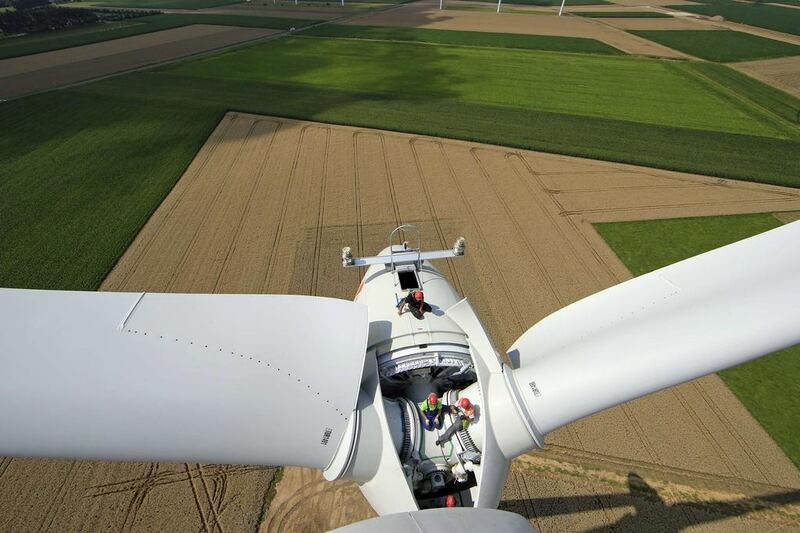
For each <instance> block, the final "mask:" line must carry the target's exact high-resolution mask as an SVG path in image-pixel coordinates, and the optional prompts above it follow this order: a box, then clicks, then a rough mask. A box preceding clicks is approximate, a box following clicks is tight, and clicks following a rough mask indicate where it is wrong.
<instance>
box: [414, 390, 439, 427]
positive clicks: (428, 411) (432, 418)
mask: <svg viewBox="0 0 800 533" xmlns="http://www.w3.org/2000/svg"><path fill="white" fill-rule="evenodd" d="M419 410H420V411H422V414H423V415H424V419H423V422H424V424H423V425H424V426H425V429H427V430H428V431H433V428H434V427H435V428H436V429H442V400H441V399H440V398H439V397H438V396H437V395H436V393H435V392H432V393H430V394H428V397H427V398H425V401H424V402H422V403H421V404H419Z"/></svg>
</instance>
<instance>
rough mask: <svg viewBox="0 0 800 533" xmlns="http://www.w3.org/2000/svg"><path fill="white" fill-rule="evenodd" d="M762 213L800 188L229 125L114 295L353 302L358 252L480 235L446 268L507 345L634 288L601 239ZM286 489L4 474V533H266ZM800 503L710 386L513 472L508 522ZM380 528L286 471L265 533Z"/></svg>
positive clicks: (155, 475)
mask: <svg viewBox="0 0 800 533" xmlns="http://www.w3.org/2000/svg"><path fill="white" fill-rule="evenodd" d="M763 211H786V212H788V211H795V212H796V211H800V191H797V190H793V189H784V188H780V187H773V186H764V185H755V184H749V183H740V182H734V181H729V180H721V179H716V178H708V177H701V176H693V175H687V174H681V173H675V172H667V171H661V170H653V169H648V168H641V167H633V166H628V165H622V164H614V163H607V162H599V161H591V160H586V159H577V158H570V157H562V156H556V155H550V154H542V153H536V152H530V151H524V150H516V149H510V148H502V147H496V146H488V145H480V144H475V143H467V142H460V141H451V140H446V139H440V138H431V137H423V136H414V135H406V134H399V133H392V132H385V131H377V130H368V129H359V128H349V127H341V126H330V125H326V124H317V123H309V122H298V121H292V120H286V119H277V118H271V117H260V116H253V115H244V114H237V113H229V114H228V115H226V117H225V118H224V120H223V121H222V122H221V123H220V124H219V126H218V127H217V128H216V130H215V131H214V133H213V134H212V135H211V137H210V138H209V140H208V142H207V143H206V144H205V146H204V147H203V148H202V149H201V150H200V152H199V153H198V154H197V156H196V157H195V159H194V161H193V162H192V163H191V165H190V166H189V168H188V169H187V171H186V173H185V174H184V176H183V177H182V178H181V180H180V181H179V182H178V184H177V185H176V187H175V188H174V189H173V191H172V192H171V193H170V194H169V195H168V197H167V198H166V199H165V201H164V202H163V204H162V205H161V207H160V208H159V209H158V210H157V211H156V213H155V214H154V215H153V217H152V218H151V219H150V220H149V221H148V223H147V224H146V225H145V227H144V228H143V230H142V231H141V233H140V234H139V236H138V237H137V238H136V240H135V241H134V243H133V245H132V246H131V247H130V248H129V249H128V250H127V251H126V253H125V254H124V255H123V257H122V258H121V260H120V262H119V263H118V265H117V266H116V267H115V269H114V270H113V271H112V273H111V274H110V275H109V276H108V278H107V280H106V282H105V283H104V285H103V289H104V290H128V291H189V292H264V293H287V292H288V293H297V294H318V295H324V296H333V297H340V298H347V299H349V298H352V297H353V293H354V292H355V290H356V288H357V286H358V283H359V278H360V273H359V272H357V271H355V270H352V269H347V270H345V269H343V268H341V266H340V263H339V256H340V250H341V248H342V247H343V246H352V247H353V251H354V253H356V254H372V253H375V252H377V251H378V250H380V249H381V248H382V247H383V246H385V244H386V239H387V236H388V233H389V231H391V229H393V228H394V227H395V226H396V225H397V224H398V223H399V222H401V221H402V222H412V223H416V224H418V225H419V226H420V228H421V229H422V232H423V235H424V241H425V242H426V247H430V248H437V247H448V246H449V245H450V244H451V241H452V240H453V239H454V238H455V237H457V236H459V235H464V236H465V237H466V238H467V242H468V252H467V255H466V257H465V258H463V259H458V260H455V261H453V262H444V263H442V264H441V265H439V266H440V267H441V268H442V270H443V272H444V273H445V274H446V275H447V276H448V277H449V278H450V279H451V280H452V281H453V284H454V285H455V287H456V288H457V289H458V290H459V291H460V292H461V293H462V294H464V295H465V296H467V297H469V298H470V300H471V301H472V303H473V305H474V306H475V307H476V309H477V310H478V313H479V314H480V316H481V317H482V319H483V320H484V323H485V325H486V326H487V328H488V329H489V332H490V333H491V335H492V336H493V338H494V340H495V341H496V343H497V345H498V346H499V347H501V348H502V347H507V346H509V345H510V344H511V343H512V341H513V340H514V339H516V337H517V336H519V335H520V334H521V333H522V332H523V331H524V330H525V329H526V328H528V327H530V326H531V325H532V324H533V323H535V322H536V321H538V320H539V319H541V318H543V317H544V316H546V315H547V314H549V313H550V312H552V311H554V310H556V309H558V308H559V307H561V306H563V305H566V304H569V303H570V302H573V301H575V300H577V299H579V298H581V297H583V296H585V295H588V294H590V293H592V292H595V291H597V290H599V289H602V288H604V287H608V286H610V285H612V284H614V283H617V282H619V281H621V280H624V279H627V278H629V277H630V275H629V273H628V272H627V271H626V270H625V268H624V267H623V265H622V264H621V263H620V261H619V260H618V259H617V258H616V256H615V255H614V254H613V253H612V252H611V250H610V249H609V248H608V247H607V246H606V245H605V243H604V242H603V241H602V239H600V238H599V236H598V235H597V233H596V232H595V231H594V230H593V228H592V225H591V223H592V222H594V221H597V220H632V219H642V218H666V217H676V216H684V215H713V214H733V213H749V212H763ZM299 423H302V420H300V421H299ZM213 430H214V421H213V420H209V431H213ZM276 438H281V436H279V435H276ZM273 474H274V470H271V469H260V468H254V467H237V466H230V467H227V466H226V467H222V466H211V465H206V466H201V465H156V464H133V465H130V464H118V463H95V462H86V461H82V462H66V461H23V460H17V459H14V460H10V459H5V460H2V462H0V530H3V531H6V530H8V531H38V530H42V529H48V528H50V529H53V530H61V531H65V530H72V531H75V530H120V529H125V530H144V529H150V530H181V531H187V530H202V529H206V530H214V529H219V530H220V531H241V530H255V529H256V528H257V526H258V524H257V522H258V520H259V517H261V512H262V505H263V503H264V501H265V498H266V495H267V492H268V488H269V486H270V482H271V480H272V476H273ZM798 489H800V472H798V471H797V469H795V468H794V466H793V465H792V464H791V462H790V461H789V460H788V459H787V458H786V457H785V455H784V454H783V453H782V452H781V451H780V450H779V449H778V447H777V446H776V445H775V443H774V442H773V441H772V440H771V439H770V438H769V436H768V435H767V434H766V433H765V432H764V431H763V430H762V429H761V427H760V426H759V425H758V424H757V423H756V422H755V421H754V420H753V418H752V417H751V416H750V415H749V414H748V413H747V412H746V411H745V409H744V408H743V407H742V405H741V404H740V403H739V402H738V401H737V400H736V399H735V398H734V397H733V395H732V394H731V393H730V391H729V390H728V389H727V388H726V387H725V386H724V385H723V384H722V382H721V381H720V380H719V379H718V378H717V377H715V376H712V377H708V378H705V379H702V380H699V381H695V382H693V383H690V384H687V385H683V386H680V387H677V388H674V389H670V390H667V391H664V392H661V393H659V394H656V395H653V396H650V397H648V398H644V399H641V400H638V401H635V402H632V403H630V404H626V405H624V406H621V407H619V408H616V409H613V410H610V411H608V412H604V413H600V414H598V415H596V416H593V417H591V418H589V419H587V420H584V421H581V422H579V423H576V424H573V425H570V426H568V427H566V428H564V429H562V430H559V431H557V432H556V433H554V434H553V435H551V436H550V438H549V447H548V450H547V451H544V452H539V453H537V454H533V455H530V456H525V457H523V458H521V459H519V460H518V461H516V462H515V466H514V468H513V470H512V475H511V477H510V478H509V483H508V486H507V488H506V493H505V496H504V503H503V506H504V507H506V508H508V509H511V510H514V511H517V512H520V513H522V514H524V515H526V516H527V517H528V518H530V519H531V521H532V522H533V523H534V524H535V525H536V526H538V527H540V528H541V529H542V530H543V531H556V530H559V531H560V530H570V531H573V530H578V529H590V528H603V527H606V526H611V525H614V524H616V525H618V526H630V527H631V528H632V529H631V530H645V529H654V528H660V529H662V530H665V531H675V530H677V528H681V527H685V526H687V525H691V524H697V525H699V526H701V527H702V528H705V529H719V530H723V529H724V530H731V529H735V528H739V529H744V528H748V529H749V530H759V531H762V530H766V529H775V528H781V527H783V528H784V530H790V529H793V528H795V529H798V528H800V519H798V511H797V509H795V508H793V507H791V506H789V505H787V504H788V503H791V502H793V501H794V502H795V503H796V502H797V501H799V500H800V490H798ZM776 494H777V496H776ZM718 500H719V501H722V502H723V503H719V502H718ZM715 502H716V503H715ZM725 502H728V503H725ZM730 502H733V503H730ZM776 502H777V503H776ZM777 504H779V505H777ZM773 505H777V507H776V508H774V509H771V510H767V511H764V510H762V511H758V512H753V511H754V510H756V509H765V508H768V507H770V506H773ZM371 515H372V511H371V509H370V508H369V506H368V505H367V504H366V502H365V501H364V499H363V497H362V496H361V495H360V493H359V492H358V490H357V488H356V487H355V485H353V484H352V483H346V482H337V483H334V484H328V483H323V482H322V481H321V476H320V475H319V474H318V473H317V472H314V471H309V470H305V469H298V468H287V469H286V470H285V473H284V478H283V480H282V481H281V483H280V484H279V485H278V492H277V495H276V497H275V499H274V500H273V502H272V506H271V508H270V511H269V513H266V515H265V516H264V517H263V518H264V521H263V523H262V525H261V531H298V532H299V531H303V532H315V531H323V530H326V529H329V528H332V527H335V526H339V525H344V524H347V523H350V522H353V521H355V520H358V519H361V518H365V517H368V516H371ZM741 515H746V516H744V517H742V516H741Z"/></svg>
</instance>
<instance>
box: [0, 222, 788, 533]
mask: <svg viewBox="0 0 800 533" xmlns="http://www.w3.org/2000/svg"><path fill="white" fill-rule="evenodd" d="M414 230H415V228H413V227H411V226H401V227H399V228H397V229H396V230H395V231H394V232H392V234H391V235H390V238H389V246H388V247H387V248H386V249H384V250H383V251H382V252H381V253H380V254H379V255H377V256H373V257H361V258H358V257H353V255H352V252H351V251H350V250H349V249H347V248H346V249H344V250H343V254H342V261H343V264H344V265H345V266H347V267H366V272H365V276H364V279H363V281H362V283H361V285H360V287H359V289H358V291H357V295H356V297H355V301H354V302H349V301H344V300H337V299H330V298H320V297H310V296H285V295H204V294H150V293H110V292H69V291H38V290H21V289H0V428H2V431H0V454H3V455H13V456H24V457H55V458H67V457H69V458H79V459H108V460H128V461H136V460H138V461H168V462H187V461H190V462H201V463H241V464H259V465H298V466H306V467H313V468H318V469H321V470H322V472H323V474H324V476H325V478H326V479H328V480H335V479H349V480H353V481H355V482H357V483H358V485H359V487H360V488H361V491H362V492H363V494H364V496H365V497H366V498H367V500H368V501H369V503H370V504H371V505H372V507H373V508H374V509H375V511H377V512H378V514H379V515H382V516H381V517H379V518H378V519H375V520H377V521H375V520H373V521H367V522H362V523H358V524H355V525H353V526H349V527H348V528H345V530H346V531H350V532H358V531H381V532H382V533H390V532H393V531H405V530H407V528H408V527H409V524H415V525H416V527H419V529H420V530H422V531H441V530H442V528H444V527H450V526H457V527H459V528H461V530H462V531H485V530H487V529H489V527H493V528H494V529H497V530H503V531H530V527H529V526H528V524H527V522H526V521H525V520H524V519H522V518H521V517H518V516H516V515H513V514H510V513H502V512H500V511H496V510H494V508H495V507H496V506H497V505H498V503H499V501H500V496H501V493H502V490H503V486H504V484H505V481H506V477H507V476H508V472H509V465H510V461H511V460H512V459H513V458H514V457H516V456H518V455H520V454H522V453H526V452H528V451H530V450H532V449H536V448H541V447H543V446H544V443H545V436H546V435H547V434H548V433H550V432H552V431H554V430H555V429H557V428H559V427H561V426H564V425H566V424H569V423H570V422H573V421H575V420H578V419H580V418H583V417H586V416H589V415H591V414H593V413H596V412H598V411H601V410H603V409H607V408H609V407H613V406H615V405H618V404H621V403H623V402H627V401H629V400H632V399H635V398H638V397H641V396H644V395H646V394H649V393H652V392H655V391H658V390H661V389H664V388H667V387H671V386H673V385H677V384H679V383H683V382H685V381H688V380H691V379H695V378H698V377H700V376H703V375H706V374H709V373H712V372H716V371H718V370H721V369H724V368H727V367H730V366H733V365H737V364H740V363H743V362H745V361H748V360H750V359H754V358H756V357H759V356H762V355H765V354H768V353H771V352H774V351H777V350H780V349H783V348H786V347H789V346H793V345H795V344H798V343H800V298H798V296H799V295H800V247H798V246H797V243H798V242H800V222H795V223H793V224H788V225H785V226H783V227H781V228H778V229H774V230H772V231H769V232H766V233H763V234H761V235H758V236H756V237H752V238H749V239H746V240H743V241H740V242H737V243H734V244H731V245H729V246H725V247H723V248H720V249H717V250H714V251H711V252H708V253H705V254H702V255H699V256H697V257H694V258H691V259H687V260H685V261H681V262H679V263H676V264H674V265H671V266H668V267H665V268H662V269H660V270H656V271H654V272H651V273H649V274H646V275H643V276H640V277H638V278H635V279H632V280H630V281H626V282H624V283H621V284H619V285H617V286H614V287H611V288H609V289H606V290H604V291H601V292H599V293H597V294H594V295H592V296H589V297H587V298H584V299H582V300H580V301H578V302H575V303H573V304H571V305H568V306H567V307H565V308H563V309H561V310H559V311H557V312H555V313H553V314H551V315H550V316H548V317H546V318H545V319H543V320H541V321H540V322H539V323H537V324H535V325H533V327H531V328H530V329H529V330H528V331H526V332H525V333H524V334H523V335H522V336H521V337H520V338H519V339H517V340H516V342H514V343H513V345H512V346H511V347H510V348H509V349H508V351H507V356H508V360H509V361H510V362H511V364H507V363H506V362H505V361H504V359H503V357H501V355H500V352H498V350H496V348H495V346H494V345H493V343H492V341H491V340H490V338H489V336H488V335H487V333H486V331H485V329H484V327H483V325H482V324H481V321H480V319H479V318H478V316H477V314H476V313H475V311H474V309H473V308H472V306H471V305H470V303H469V301H468V300H466V299H464V298H461V297H460V296H459V295H458V294H457V292H456V291H455V289H454V288H453V287H452V286H451V285H450V283H449V282H448V281H447V279H446V278H445V277H444V276H443V275H442V274H441V273H440V272H439V271H438V270H437V269H436V268H435V267H434V266H433V265H432V264H431V261H435V260H442V259H457V258H459V257H461V256H462V255H463V254H464V241H463V239H459V240H458V241H457V242H456V244H455V245H454V247H453V248H452V249H449V250H438V251H427V252H426V251H422V246H421V242H420V236H419V233H417V235H416V236H417V241H416V244H415V245H414V246H411V245H409V244H408V243H407V242H403V243H401V244H398V243H396V242H395V241H396V240H397V237H398V235H399V234H400V232H401V231H403V232H405V233H406V234H408V233H409V232H413V231H414ZM416 290H422V291H423V292H424V294H425V300H426V301H427V302H429V303H430V304H431V307H432V310H431V312H429V313H426V314H424V315H422V317H421V318H417V317H415V316H414V315H412V314H411V313H404V314H402V315H398V311H397V303H398V300H399V299H401V298H403V297H405V296H406V294H407V293H408V291H416ZM431 392H435V393H437V394H438V395H439V396H440V397H441V398H443V400H444V403H445V404H448V405H454V404H456V402H458V401H459V400H461V399H463V398H469V399H470V400H471V401H472V403H473V404H474V405H475V407H476V415H475V420H474V422H473V423H472V424H471V425H469V427H467V428H466V429H462V430H460V431H457V432H455V434H454V435H453V436H452V437H450V438H449V439H448V440H446V441H445V442H443V443H442V444H440V445H437V444H436V443H435V440H436V438H435V437H440V436H441V433H440V431H439V430H438V429H434V430H432V431H428V430H426V429H425V428H424V427H423V417H422V415H421V414H420V411H419V408H418V403H419V402H421V401H422V400H423V399H424V398H425V397H426V396H427V395H428V394H429V393H431ZM291 413H302V416H301V417H300V419H298V420H296V419H295V418H294V417H292V416H290V415H291ZM442 417H443V422H444V424H445V425H447V426H449V425H451V424H453V423H456V422H457V421H458V419H457V418H456V417H455V415H454V414H453V413H452V412H450V413H443V414H442ZM209 420H211V421H213V426H214V430H215V431H210V430H209ZM450 496H452V497H453V498H454V499H455V501H456V503H457V504H458V506H460V507H461V508H460V509H442V508H439V507H442V505H443V502H444V500H445V498H447V497H450ZM451 501H452V500H451ZM469 507H472V508H474V509H465V508H469Z"/></svg>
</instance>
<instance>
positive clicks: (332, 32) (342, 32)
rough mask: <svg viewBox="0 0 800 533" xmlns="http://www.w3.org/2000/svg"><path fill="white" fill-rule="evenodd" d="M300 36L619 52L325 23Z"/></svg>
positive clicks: (545, 40) (536, 40) (507, 36)
mask: <svg viewBox="0 0 800 533" xmlns="http://www.w3.org/2000/svg"><path fill="white" fill-rule="evenodd" d="M303 36H314V37H337V38H348V39H366V40H376V41H400V42H419V43H429V44H449V45H461V46H481V47H490V48H519V49H523V50H546V51H549V52H575V53H584V54H611V55H620V54H622V52H621V51H619V50H617V49H616V48H613V47H611V46H608V45H607V44H605V43H602V42H600V41H597V40H595V39H584V38H580V37H554V36H550V35H522V34H513V33H492V32H474V31H457V30H428V29H424V28H398V27H391V26H353V25H336V24H326V25H324V26H318V27H316V28H312V29H310V30H307V31H304V32H303Z"/></svg>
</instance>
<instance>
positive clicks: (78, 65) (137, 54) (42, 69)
mask: <svg viewBox="0 0 800 533" xmlns="http://www.w3.org/2000/svg"><path fill="white" fill-rule="evenodd" d="M274 33H277V30H266V29H261V28H235V27H231V26H214V25H207V24H195V25H192V26H184V27H181V28H174V29H171V30H163V31H157V32H152V33H146V34H143V35H136V36H134V37H125V38H123V39H113V40H111V41H103V42H100V43H94V44H87V45H85V46H76V47H73V48H64V49H62V50H54V51H52V52H43V53H41V54H33V55H28V56H22V57H14V58H11V59H3V60H2V61H0V98H11V97H14V96H21V95H23V94H28V93H33V92H37V91H44V90H47V89H53V88H55V87H60V86H63V85H69V84H71V83H78V82H81V81H85V80H89V79H92V78H98V77H100V76H107V75H109V74H114V73H116V72H122V71H124V70H130V69H135V68H139V67H144V66H147V65H152V64H155V63H161V62H164V61H171V60H173V59H178V58H181V57H185V56H190V55H192V54H199V53H201V52H207V51H209V50H214V49H217V48H224V47H226V46H231V45H233V44H237V43H241V42H245V41H251V40H253V39H258V38H260V37H265V36H267V35H272V34H274Z"/></svg>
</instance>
